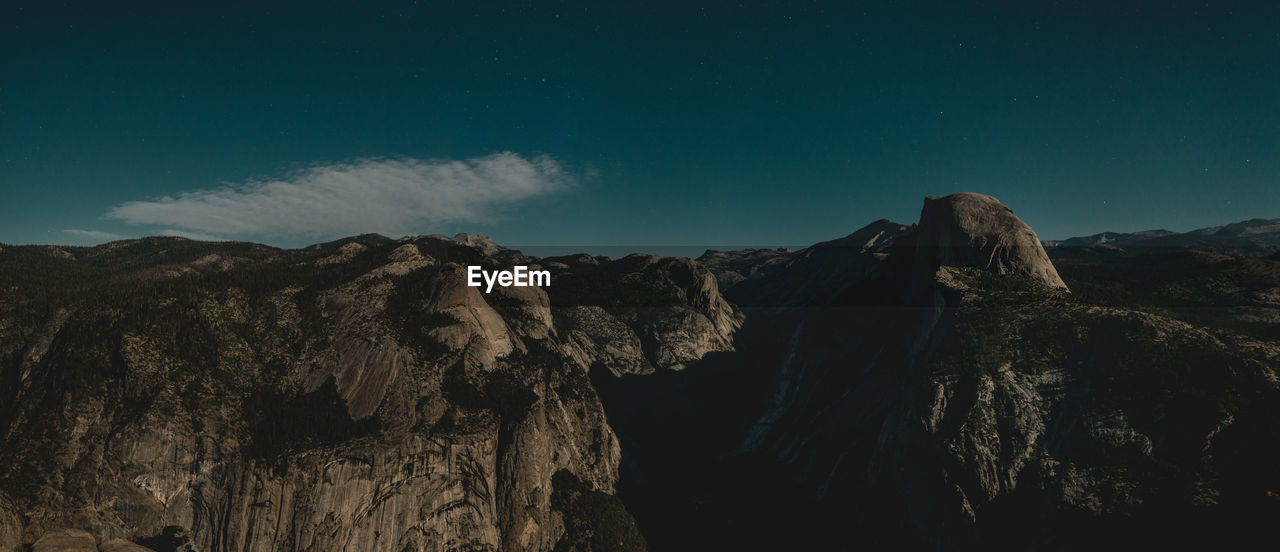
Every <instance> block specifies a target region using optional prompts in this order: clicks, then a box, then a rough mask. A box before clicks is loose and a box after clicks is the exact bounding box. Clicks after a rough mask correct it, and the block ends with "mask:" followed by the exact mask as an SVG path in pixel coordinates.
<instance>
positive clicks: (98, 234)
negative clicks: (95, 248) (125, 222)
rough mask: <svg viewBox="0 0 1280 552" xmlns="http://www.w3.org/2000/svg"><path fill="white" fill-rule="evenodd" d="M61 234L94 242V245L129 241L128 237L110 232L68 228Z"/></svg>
mask: <svg viewBox="0 0 1280 552" xmlns="http://www.w3.org/2000/svg"><path fill="white" fill-rule="evenodd" d="M63 232H66V233H68V234H71V235H72V236H76V237H78V238H82V239H84V240H86V241H91V242H94V243H95V244H99V243H105V242H109V241H116V240H127V239H129V236H125V235H122V234H116V233H112V232H102V231H99V230H79V229H75V228H68V229H66V230H63Z"/></svg>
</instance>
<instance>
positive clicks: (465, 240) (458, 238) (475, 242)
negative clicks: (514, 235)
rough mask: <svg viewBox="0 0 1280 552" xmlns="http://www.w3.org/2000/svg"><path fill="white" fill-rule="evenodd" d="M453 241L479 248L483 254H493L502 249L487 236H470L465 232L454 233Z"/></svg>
mask: <svg viewBox="0 0 1280 552" xmlns="http://www.w3.org/2000/svg"><path fill="white" fill-rule="evenodd" d="M453 241H455V242H458V243H460V244H462V245H467V246H471V247H474V248H476V249H479V250H480V252H481V253H484V254H485V255H493V254H495V253H497V252H499V251H502V249H503V248H502V247H501V246H499V245H498V244H496V243H493V240H492V239H489V236H472V235H470V234H467V233H465V232H459V233H458V234H455V235H454V236H453Z"/></svg>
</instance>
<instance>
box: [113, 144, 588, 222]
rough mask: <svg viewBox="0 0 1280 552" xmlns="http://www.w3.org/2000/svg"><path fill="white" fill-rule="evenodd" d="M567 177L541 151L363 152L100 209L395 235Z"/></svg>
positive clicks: (141, 218) (487, 211)
mask: <svg viewBox="0 0 1280 552" xmlns="http://www.w3.org/2000/svg"><path fill="white" fill-rule="evenodd" d="M571 182H572V178H571V177H570V175H569V174H567V172H566V171H565V170H563V169H562V168H561V166H560V164H559V163H558V162H557V161H555V160H554V159H552V158H550V157H547V156H542V157H535V158H525V157H523V156H520V155H517V154H515V153H510V152H506V153H497V154H493V155H489V156H485V157H479V158H475V159H468V160H466V161H456V160H419V159H366V160H360V161H355V162H351V163H340V164H331V165H322V166H316V167H311V168H308V169H305V170H301V171H297V172H295V173H293V174H291V175H289V176H288V177H286V178H283V179H279V180H252V181H249V182H245V183H242V184H231V185H227V186H224V187H221V188H216V189H207V190H197V191H194V192H186V193H182V194H179V195H177V196H170V197H162V198H159V199H155V200H151V201H130V202H127V203H123V204H120V205H118V206H116V207H114V208H112V209H111V211H110V212H108V213H107V215H106V216H107V218H111V219H118V220H122V221H125V222H127V223H130V224H137V225H154V226H163V227H166V228H168V230H166V231H165V232H166V235H183V236H186V237H191V238H192V239H221V238H217V237H215V236H234V237H242V238H252V237H259V236H264V237H312V238H315V237H334V236H347V235H353V234H360V233H364V232H380V233H383V234H388V235H392V236H397V235H402V234H410V233H425V232H428V231H437V230H438V229H439V225H440V224H441V223H451V222H480V221H486V220H490V219H492V218H493V217H494V216H495V215H496V213H497V211H498V210H500V209H501V208H503V207H505V206H509V205H511V204H514V203H517V202H519V201H522V200H525V199H528V198H531V197H535V196H540V195H545V194H549V193H553V192H556V191H558V190H561V189H563V188H564V187H566V186H568V185H570V184H571ZM178 232H182V233H183V234H178ZM195 236H200V237H198V238H197V237H195Z"/></svg>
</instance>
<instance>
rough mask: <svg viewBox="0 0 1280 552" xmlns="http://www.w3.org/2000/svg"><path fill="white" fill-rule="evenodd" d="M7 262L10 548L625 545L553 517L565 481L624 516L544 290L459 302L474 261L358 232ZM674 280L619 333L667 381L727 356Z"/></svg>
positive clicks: (147, 244)
mask: <svg viewBox="0 0 1280 552" xmlns="http://www.w3.org/2000/svg"><path fill="white" fill-rule="evenodd" d="M377 238H381V237H380V236H379V237H377ZM459 241H465V242H467V243H470V242H471V241H474V240H459ZM481 245H483V244H481ZM486 250H488V248H486ZM4 255H5V257H4V258H0V265H3V268H4V274H5V282H6V289H5V293H6V295H5V296H4V301H2V302H0V307H2V308H3V310H2V311H0V346H2V347H3V348H2V349H0V352H2V353H3V358H4V364H3V366H4V368H3V381H4V382H5V385H4V388H3V393H0V401H2V402H0V414H2V417H0V430H3V435H4V442H5V445H6V446H5V447H4V450H2V451H0V490H3V495H0V544H4V545H7V546H8V547H10V548H11V547H12V546H13V545H14V544H19V543H27V544H31V543H33V542H35V541H37V540H38V539H40V538H41V537H42V536H43V535H46V534H49V535H56V534H61V533H57V531H60V530H62V529H67V530H80V531H87V533H86V535H87V536H88V538H89V542H90V543H91V544H95V543H96V545H97V546H103V547H104V549H105V547H106V546H107V545H106V544H105V543H106V542H107V541H110V540H112V539H127V540H132V541H135V542H140V543H144V544H150V545H152V546H155V547H157V548H158V549H185V548H183V547H184V546H189V547H190V548H191V549H193V550H207V551H216V550H316V549H319V550H530V551H536V550H551V549H553V548H555V547H556V546H557V543H560V544H559V545H560V547H561V548H562V549H578V550H589V549H592V546H591V542H593V541H592V540H591V538H592V535H605V534H613V533H616V532H618V531H619V530H620V529H619V525H618V524H619V522H618V521H617V520H616V519H613V520H610V521H609V523H611V524H612V525H609V526H603V525H601V524H602V523H604V522H602V521H599V520H598V519H595V518H592V517H591V516H592V515H593V514H592V513H591V512H589V511H587V510H586V509H583V508H575V504H576V503H574V502H572V501H569V502H565V501H561V503H559V504H558V506H557V505H553V503H552V497H553V494H554V493H555V492H557V491H558V490H559V491H563V492H564V493H568V492H569V491H568V490H565V489H557V487H556V484H555V483H554V481H553V479H555V478H554V477H553V476H556V475H557V474H559V473H563V474H564V476H563V477H560V478H559V479H558V480H559V481H561V487H564V486H565V485H567V484H569V483H565V482H570V483H572V485H573V489H572V490H573V494H572V495H571V496H574V497H580V498H581V497H586V498H581V500H587V499H590V500H594V501H596V502H600V503H603V504H612V505H614V506H611V507H614V508H615V509H618V510H619V511H621V512H622V514H620V515H622V516H624V520H623V521H622V522H621V523H622V525H621V527H622V528H623V529H625V527H626V524H628V523H631V522H630V521H628V520H629V516H627V515H626V514H625V510H622V509H621V506H620V504H618V503H617V500H616V499H615V498H613V497H612V493H613V491H614V486H615V483H616V480H617V475H618V471H617V470H618V463H619V460H620V451H619V446H618V442H617V439H616V438H615V437H614V433H613V431H612V430H611V428H610V426H609V425H608V424H607V423H606V421H605V418H604V413H603V410H602V408H601V405H600V402H599V399H598V398H597V395H596V393H595V391H594V390H593V389H592V386H591V384H590V382H589V381H588V379H587V375H586V370H585V367H584V362H585V363H588V364H589V362H587V361H584V360H583V359H591V358H594V356H596V355H598V354H599V353H598V351H596V350H593V349H584V348H583V347H581V346H580V343H579V342H578V341H576V340H575V339H576V338H574V337H571V336H569V335H568V332H562V330H561V329H560V328H558V327H557V320H556V319H555V317H553V316H552V314H551V301H550V299H549V298H548V297H547V295H546V293H545V292H544V291H543V290H540V289H537V288H509V289H506V290H499V291H495V293H493V294H483V293H480V292H479V291H478V289H477V288H472V287H467V286H466V284H465V270H464V265H466V264H480V265H484V266H486V267H489V268H496V267H497V261H495V260H494V259H493V258H492V257H489V256H487V255H486V254H485V252H484V251H481V250H478V249H475V248H472V247H467V246H463V245H459V244H458V243H457V242H456V241H453V240H446V239H436V238H418V239H404V240H400V241H392V240H387V239H385V238H381V239H375V238H372V237H370V238H368V239H358V240H348V241H345V242H343V243H336V242H335V243H334V244H327V246H324V247H317V248H313V249H309V250H302V251H281V250H274V249H270V248H265V247H261V246H253V245H250V244H197V243H194V242H188V241H185V240H179V239H147V240H138V241H133V242H117V243H113V244H108V245H105V246H101V247H98V248H92V249H83V248H80V249H69V250H68V251H67V254H66V255H58V256H54V255H50V254H49V253H48V252H47V251H44V250H43V249H42V248H23V247H16V248H6V250H5V252H4ZM214 257H216V258H214ZM683 268H685V269H687V270H686V271H685V273H682V274H686V273H687V274H686V275H689V276H698V274H700V273H699V272H698V267H689V266H685V267H683ZM701 270H702V272H703V273H705V269H701ZM686 280H687V281H686V282H685V283H686V284H687V285H686V287H684V288H680V290H681V291H682V293H681V294H679V295H678V296H674V297H673V299H675V300H678V301H684V303H683V304H681V305H677V304H674V303H673V304H670V305H664V306H663V307H662V308H658V309H654V312H652V313H649V318H651V319H652V322H646V323H648V324H649V326H646V325H645V324H646V323H640V322H636V323H633V325H632V326H628V328H631V327H635V328H637V329H638V330H641V335H643V336H644V337H645V338H648V339H650V340H651V341H653V342H654V343H656V345H650V344H646V347H647V349H646V350H647V351H650V352H651V354H650V357H651V358H653V359H655V360H657V361H658V362H657V364H661V362H662V361H664V360H665V361H666V362H667V365H670V364H674V363H678V362H680V361H687V360H688V359H689V358H693V357H694V356H695V355H697V354H699V352H700V351H702V350H705V349H710V348H716V347H719V348H726V347H728V342H729V339H730V336H731V334H732V331H733V328H734V327H735V326H734V325H733V319H732V317H731V316H730V317H729V318H725V317H724V316H721V315H718V314H717V311H716V310H715V309H717V308H727V306H726V305H724V304H723V303H722V302H719V303H718V299H717V298H718V292H716V293H704V291H706V290H705V289H703V288H704V287H705V286H708V285H709V286H710V289H711V290H713V291H714V289H715V283H714V279H711V280H710V281H709V282H708V281H705V280H706V279H705V278H701V279H699V278H697V277H695V278H692V279H686ZM557 283H558V282H557ZM581 308H583V309H592V308H600V307H598V306H594V305H590V304H584V305H582V306H581ZM666 311H678V312H676V313H675V314H667V312H666ZM693 313H696V314H697V316H700V317H701V318H698V317H697V316H694V315H693ZM624 318H625V317H624ZM633 318H637V319H638V318H643V317H638V316H637V317H633ZM626 320H627V321H628V322H631V321H632V320H631V319H626ZM645 320H649V319H645ZM685 324H691V326H689V327H686V326H685ZM717 324H719V326H717ZM624 325H625V324H624ZM650 326H653V327H652V328H650ZM633 331H634V330H633ZM646 332H647V333H646ZM662 332H666V333H665V334H664V333H662ZM704 332H709V333H708V335H703V333H704ZM721 332H727V333H728V335H726V334H724V333H721ZM671 335H678V336H684V337H683V338H684V339H686V340H687V341H688V342H689V343H692V345H688V346H682V345H680V343H683V342H680V341H679V340H674V339H670V337H669V336H671ZM673 344H675V345H673ZM664 346H666V347H671V348H672V349H663V348H662V347H664ZM632 353H634V354H635V356H636V357H639V356H641V355H639V354H638V351H633V352H632ZM623 356H626V355H623ZM650 357H644V358H643V359H642V358H632V357H629V359H630V360H632V361H636V362H641V361H642V360H643V361H644V362H648V361H647V360H644V359H647V358H650ZM601 501H603V502H601ZM610 501H612V502H610ZM566 528H567V529H566ZM611 531H612V532H613V533H610V532H611ZM624 533H625V534H624V535H623V536H621V537H619V538H620V539H622V541H623V542H626V544H627V547H628V548H629V549H637V548H642V547H643V541H642V540H637V539H638V538H639V537H638V533H637V532H634V531H631V532H630V533H627V532H626V531H624ZM81 537H83V535H82V536H81ZM81 537H77V538H81ZM59 538H61V537H59ZM50 542H53V541H51V540H47V541H46V542H45V544H44V545H42V546H51V545H49V543H50Z"/></svg>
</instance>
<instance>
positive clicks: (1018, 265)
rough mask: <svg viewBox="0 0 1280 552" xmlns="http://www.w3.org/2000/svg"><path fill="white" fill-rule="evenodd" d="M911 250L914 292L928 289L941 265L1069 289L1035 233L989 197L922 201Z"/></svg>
mask: <svg viewBox="0 0 1280 552" xmlns="http://www.w3.org/2000/svg"><path fill="white" fill-rule="evenodd" d="M911 247H912V248H913V249H914V252H915V256H914V259H913V261H914V267H913V269H912V270H913V273H914V274H915V277H914V281H915V284H914V285H915V287H916V289H917V290H918V289H920V288H921V287H924V286H927V285H928V282H929V281H930V280H932V279H933V275H934V272H935V271H936V270H937V267H940V266H953V267H974V268H980V269H982V270H987V271H990V272H994V273H996V274H1019V275H1023V276H1027V277H1030V278H1033V279H1035V280H1038V281H1040V282H1042V283H1044V284H1045V285H1047V286H1049V287H1056V288H1063V289H1065V288H1066V287H1067V285H1066V284H1065V283H1064V282H1063V281H1062V278H1061V277H1060V276H1058V271H1057V270H1056V269H1055V268H1054V267H1053V263H1052V262H1051V261H1050V260H1049V255H1048V254H1046V253H1045V251H1044V247H1043V246H1041V244H1040V239H1039V238H1037V237H1036V233H1035V231H1033V230H1032V229H1031V227H1030V226H1027V225H1026V223H1024V222H1022V220H1020V219H1019V218H1018V217H1017V216H1016V215H1014V214H1013V210H1011V209H1009V208H1008V207H1005V206H1004V205H1003V204H1001V203H1000V201H999V200H997V199H996V198H994V197H991V196H988V195H982V194H974V193H958V194H951V195H949V196H945V197H932V196H931V197H927V198H925V200H924V209H922V210H921V212H920V224H919V227H918V228H917V229H916V231H915V233H914V235H913V242H912V244H911Z"/></svg>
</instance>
